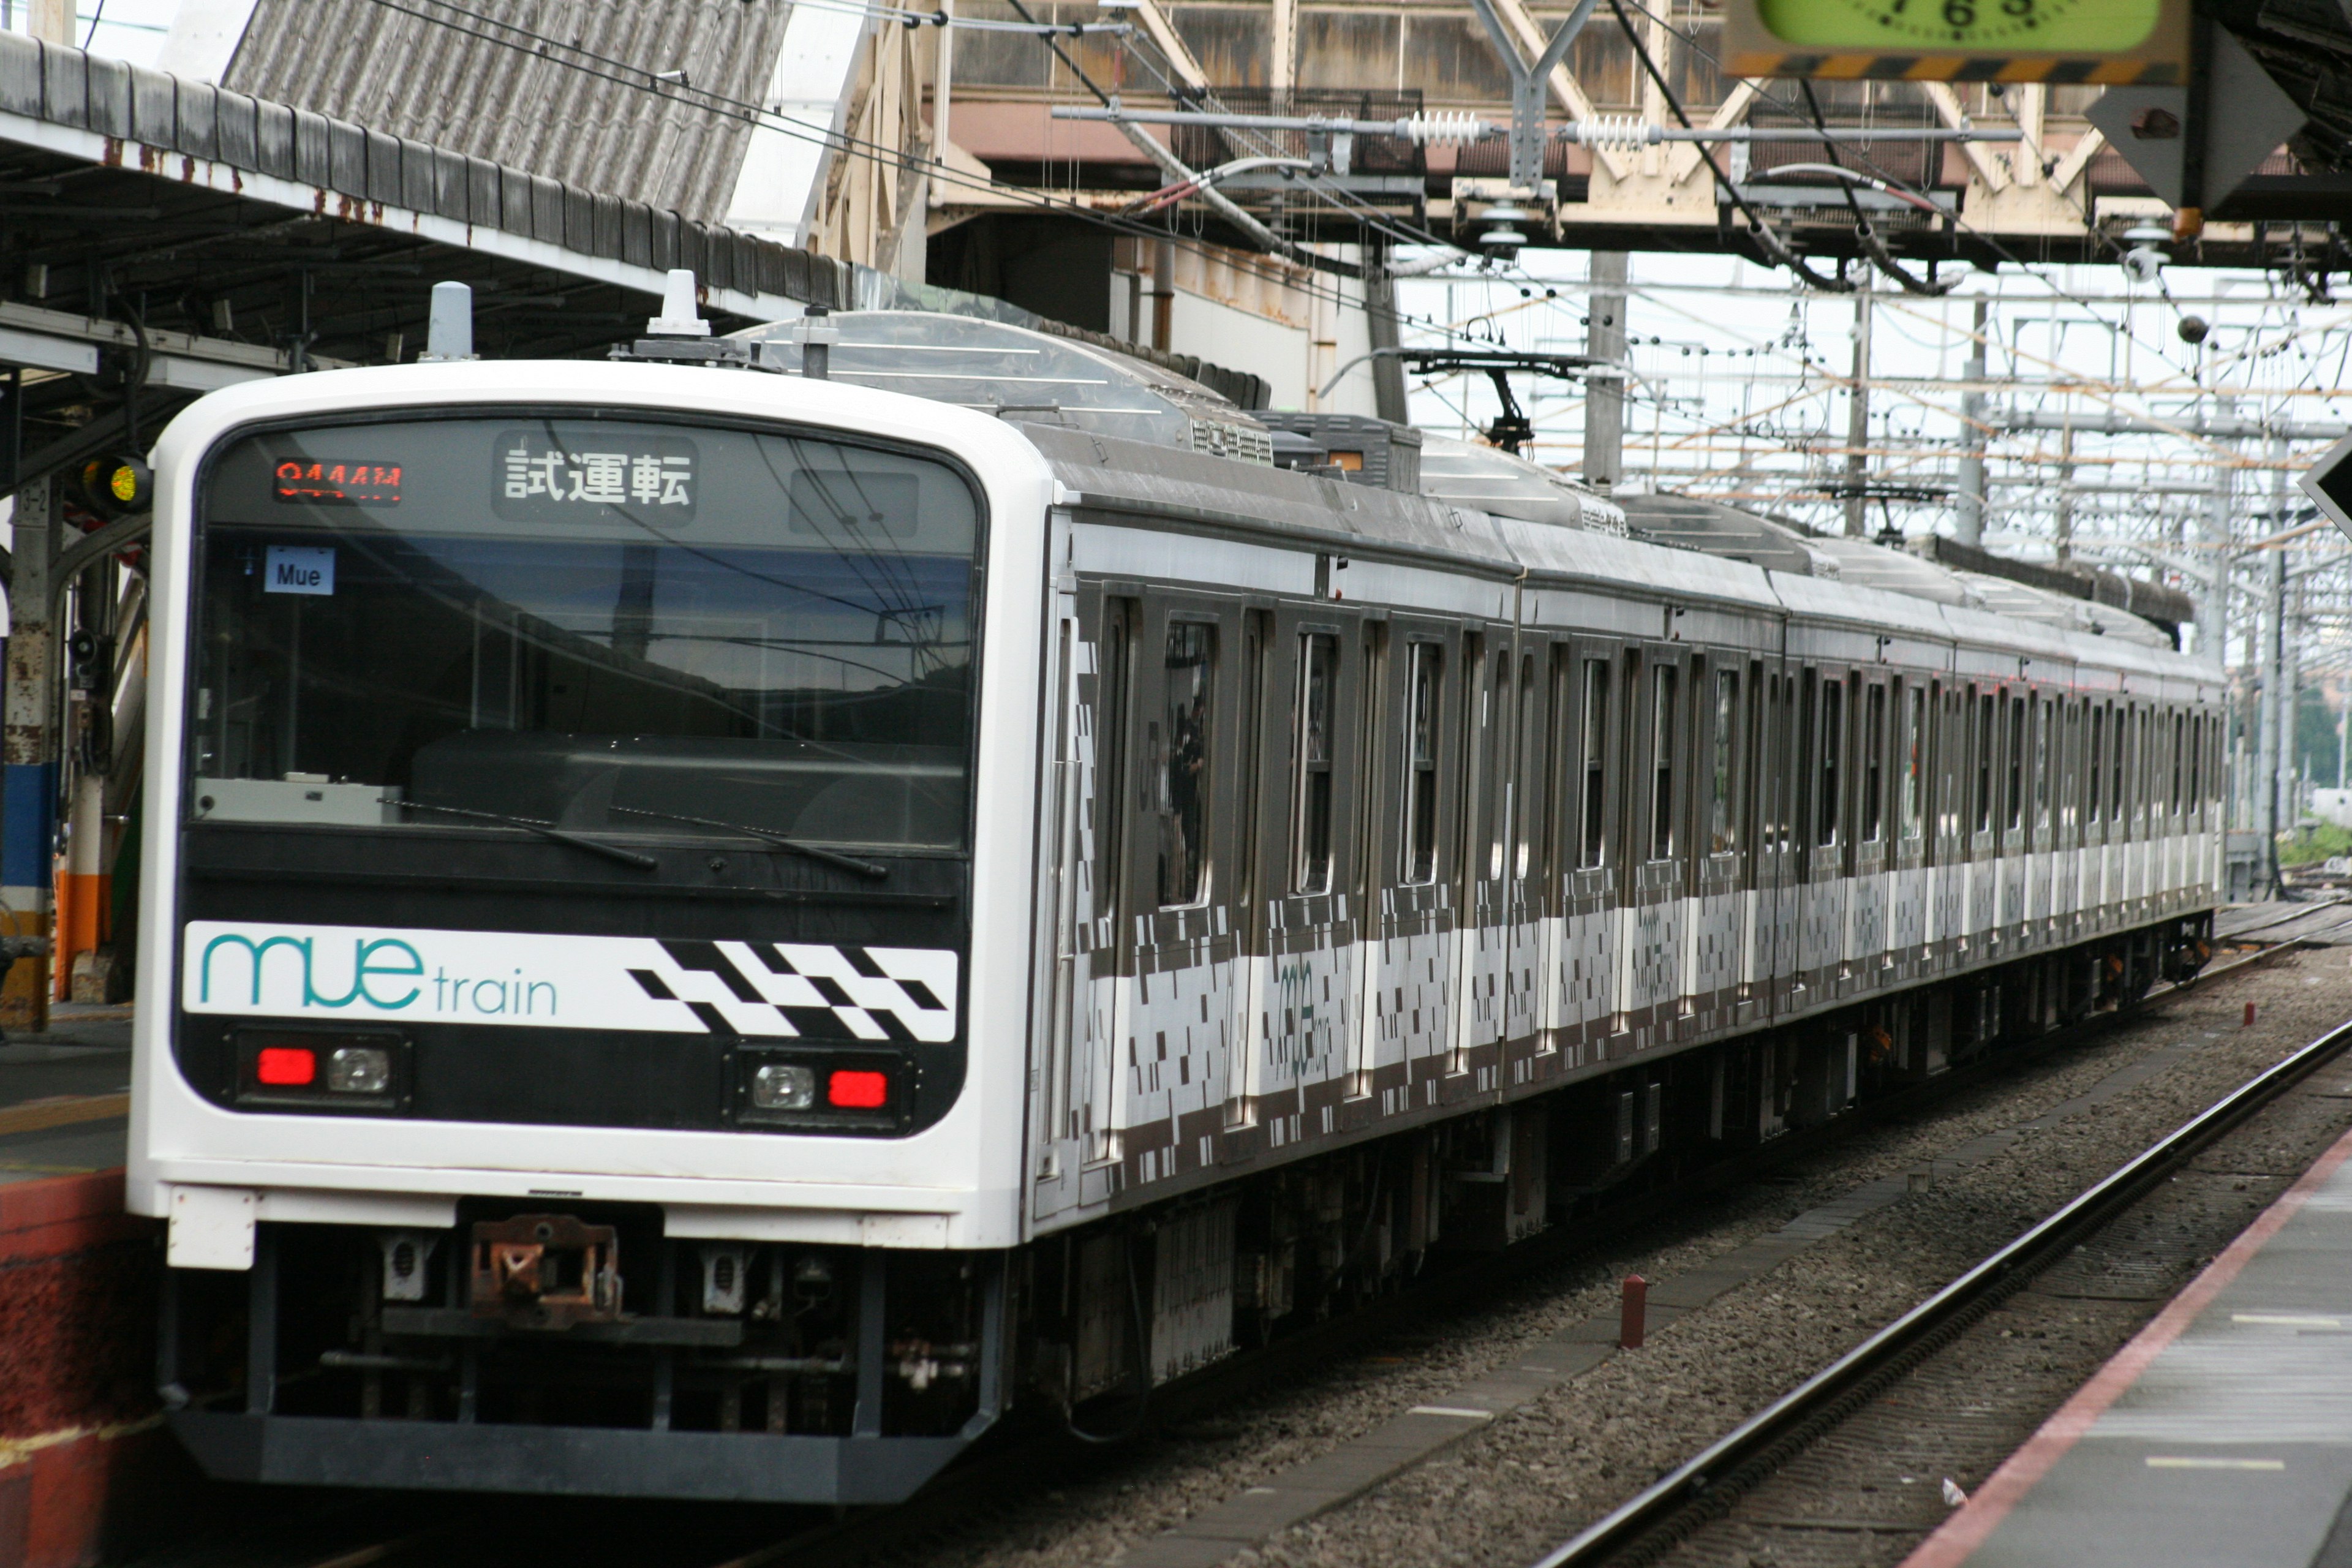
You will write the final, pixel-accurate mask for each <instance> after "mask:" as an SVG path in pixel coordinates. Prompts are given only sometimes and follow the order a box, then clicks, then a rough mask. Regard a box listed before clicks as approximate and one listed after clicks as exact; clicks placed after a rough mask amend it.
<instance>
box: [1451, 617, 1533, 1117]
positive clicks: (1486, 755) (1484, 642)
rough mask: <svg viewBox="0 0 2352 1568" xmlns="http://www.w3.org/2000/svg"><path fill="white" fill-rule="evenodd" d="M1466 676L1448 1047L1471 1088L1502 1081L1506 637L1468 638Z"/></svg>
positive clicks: (1511, 654)
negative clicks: (1450, 1045) (1451, 1032)
mask: <svg viewBox="0 0 2352 1568" xmlns="http://www.w3.org/2000/svg"><path fill="white" fill-rule="evenodd" d="M1462 670H1463V675H1464V678H1465V687H1464V690H1463V706H1462V709H1461V734H1462V744H1461V763H1460V768H1459V777H1460V784H1459V798H1460V800H1461V803H1462V806H1461V815H1460V817H1459V819H1458V821H1459V831H1460V842H1459V847H1458V848H1457V851H1456V854H1455V858H1454V868H1455V872H1456V881H1455V885H1454V899H1455V908H1456V909H1457V910H1459V911H1460V919H1459V921H1458V922H1457V925H1456V928H1455V934H1454V974H1455V979H1454V998H1455V1006H1454V1060H1453V1063H1452V1066H1451V1067H1450V1068H1449V1071H1450V1072H1451V1073H1466V1074H1468V1075H1470V1079H1469V1085H1468V1088H1469V1090H1470V1091H1471V1092H1473V1093H1483V1092H1485V1091H1486V1090H1489V1089H1495V1088H1496V1087H1498V1086H1499V1084H1500V1083H1501V1076H1502V1075H1501V1068H1500V1061H1501V1055H1500V1047H1501V1043H1502V1038H1503V1017H1504V1000H1503V972H1504V968H1505V958H1506V954H1507V950H1508V947H1509V943H1510V932H1509V927H1508V920H1507V910H1506V904H1507V895H1508V889H1509V879H1508V878H1507V875H1506V873H1507V870H1508V869H1509V868H1508V866H1507V852H1506V849H1505V843H1506V840H1507V837H1508V835H1509V832H1510V803H1511V783H1512V774H1513V759H1512V741H1513V737H1514V735H1515V733H1516V731H1517V709H1518V703H1517V675H1518V664H1517V658H1516V657H1515V648H1514V637H1513V633H1512V629H1511V628H1510V627H1507V626H1486V627H1485V628H1482V629H1480V630H1478V631H1474V632H1471V633H1468V634H1466V635H1465V638H1464V641H1463V658H1462Z"/></svg>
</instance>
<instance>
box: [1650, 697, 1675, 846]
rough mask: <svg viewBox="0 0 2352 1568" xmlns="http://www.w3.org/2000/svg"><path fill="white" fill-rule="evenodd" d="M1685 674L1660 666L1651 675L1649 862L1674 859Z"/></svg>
mask: <svg viewBox="0 0 2352 1568" xmlns="http://www.w3.org/2000/svg"><path fill="white" fill-rule="evenodd" d="M1681 676H1682V671H1681V670H1679V669H1677V668H1675V666H1673V665H1671V664H1661V665H1659V666H1658V667H1657V668H1655V669H1654V670H1652V671H1651V672H1650V679H1651V699H1650V858H1651V859H1653V860H1671V859H1673V858H1675V713H1676V712H1677V711H1678V709H1677V706H1676V704H1677V700H1678V698H1679V695H1680V694H1679V693H1678V691H1677V690H1676V689H1675V683H1676V682H1677V681H1678V680H1679V679H1681Z"/></svg>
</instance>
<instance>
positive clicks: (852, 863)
mask: <svg viewBox="0 0 2352 1568" xmlns="http://www.w3.org/2000/svg"><path fill="white" fill-rule="evenodd" d="M605 809H606V810H608V811H618V812H625V813H626V814H627V815H629V816H650V817H653V818H655V819H656V820H657V821H661V822H686V823H691V824H693V825H694V826H697V827H716V828H718V829H719V831H720V832H722V833H740V834H741V835H742V836H743V837H746V838H756V839H758V840H759V841H760V842H761V843H762V844H772V845H774V846H775V847H777V848H779V849H786V850H790V851H791V852H792V853H793V854H795V855H805V856H807V857H808V858H810V859H812V860H822V861H824V863H825V864H826V865H828V866H838V867H840V868H842V869H843V870H845V871H855V872H856V873H857V874H858V875H859V876H861V877H871V878H873V879H876V880H877V881H879V880H880V879H883V878H885V877H887V876H888V875H889V874H890V868H889V867H887V866H877V865H876V864H875V863H874V862H873V861H871V860H860V859H858V858H856V857H854V856H849V855H843V854H840V853H838V852H836V851H835V850H831V849H820V848H818V847H816V846H815V845H814V844H803V843H802V842H801V841H800V840H799V839H797V838H788V837H785V836H784V835H783V834H781V833H777V832H773V831H772V830H770V829H768V828H765V827H752V826H749V825H747V824H745V823H740V822H719V821H716V820H714V819H712V818H710V817H708V816H679V815H678V814H677V812H674V811H647V810H646V809H645V808H644V807H642V806H635V805H614V806H607V807H606V808H605Z"/></svg>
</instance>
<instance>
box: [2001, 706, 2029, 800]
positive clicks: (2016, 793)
mask: <svg viewBox="0 0 2352 1568" xmlns="http://www.w3.org/2000/svg"><path fill="white" fill-rule="evenodd" d="M2025 752H2026V738H2025V699H2024V698H2022V697H2012V698H2011V699H2010V700H2009V810H2008V812H2007V814H2006V816H2007V818H2008V821H2007V825H2006V826H2007V827H2008V830H2009V831H2010V832H2011V833H2014V832H2016V831H2017V830H2018V828H2019V827H2020V826H2022V825H2023V823H2024V821H2025Z"/></svg>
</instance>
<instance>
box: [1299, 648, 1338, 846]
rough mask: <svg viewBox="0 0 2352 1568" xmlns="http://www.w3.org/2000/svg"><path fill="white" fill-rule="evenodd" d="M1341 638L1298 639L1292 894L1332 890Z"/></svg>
mask: <svg viewBox="0 0 2352 1568" xmlns="http://www.w3.org/2000/svg"><path fill="white" fill-rule="evenodd" d="M1338 688H1339V638H1338V637H1332V636H1330V635H1329V634H1328V633H1326V632H1308V633H1307V634H1306V635H1305V636H1303V637H1300V638H1299V639H1298V697H1297V710H1296V713H1295V716H1294V720H1293V722H1294V726H1295V733H1294V734H1293V736H1292V738H1291V756H1292V762H1293V767H1294V769H1295V770H1296V776H1295V777H1294V779H1293V780H1292V784H1291V792H1292V797H1291V828H1290V843H1291V850H1290V890H1291V891H1292V892H1294V893H1328V892H1329V891H1330V890H1331V786H1332V778H1331V736H1332V728H1333V726H1332V715H1333V714H1334V712H1335V711H1336V710H1337V709H1338V705H1339V690H1338Z"/></svg>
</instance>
